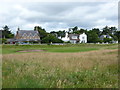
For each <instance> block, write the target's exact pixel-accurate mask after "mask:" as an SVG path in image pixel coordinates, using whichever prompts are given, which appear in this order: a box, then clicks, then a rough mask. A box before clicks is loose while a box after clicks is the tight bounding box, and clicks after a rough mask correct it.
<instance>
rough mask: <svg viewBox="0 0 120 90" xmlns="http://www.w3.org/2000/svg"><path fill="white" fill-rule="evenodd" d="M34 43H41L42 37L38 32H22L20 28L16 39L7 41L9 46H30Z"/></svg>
mask: <svg viewBox="0 0 120 90" xmlns="http://www.w3.org/2000/svg"><path fill="white" fill-rule="evenodd" d="M33 42H36V43H40V35H39V33H38V31H37V30H20V29H19V28H18V30H17V32H16V35H15V37H14V38H12V39H7V43H8V44H15V43H19V44H29V43H33Z"/></svg>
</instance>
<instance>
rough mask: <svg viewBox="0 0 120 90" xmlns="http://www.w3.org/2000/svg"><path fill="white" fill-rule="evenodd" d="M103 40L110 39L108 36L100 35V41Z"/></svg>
mask: <svg viewBox="0 0 120 90" xmlns="http://www.w3.org/2000/svg"><path fill="white" fill-rule="evenodd" d="M104 38H112V37H111V36H110V35H101V36H100V40H104Z"/></svg>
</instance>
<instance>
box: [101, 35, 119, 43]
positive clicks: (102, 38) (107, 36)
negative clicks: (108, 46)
mask: <svg viewBox="0 0 120 90" xmlns="http://www.w3.org/2000/svg"><path fill="white" fill-rule="evenodd" d="M104 38H109V39H112V41H111V43H118V41H115V40H114V39H113V37H111V36H110V35H101V36H100V40H104Z"/></svg>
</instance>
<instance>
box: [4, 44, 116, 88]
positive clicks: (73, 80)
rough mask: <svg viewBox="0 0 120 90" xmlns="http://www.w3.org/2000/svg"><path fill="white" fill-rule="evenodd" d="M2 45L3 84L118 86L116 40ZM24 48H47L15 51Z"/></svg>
mask: <svg viewBox="0 0 120 90" xmlns="http://www.w3.org/2000/svg"><path fill="white" fill-rule="evenodd" d="M90 48H91V49H92V51H91V50H90ZM93 48H94V50H93ZM2 49H3V68H2V69H3V70H2V73H3V78H2V79H3V88H118V64H117V62H118V59H117V56H118V55H117V52H118V45H117V44H107V45H103V44H99V45H97V44H77V45H72V44H69V45H56V46H55V45H18V46H14V45H3V47H2ZM25 49H45V50H47V51H42V52H31V53H28V52H26V53H18V52H16V51H17V50H25ZM62 49H63V51H61V50H62ZM56 52H57V53H56ZM63 52H64V53H63ZM72 52H74V53H72Z"/></svg>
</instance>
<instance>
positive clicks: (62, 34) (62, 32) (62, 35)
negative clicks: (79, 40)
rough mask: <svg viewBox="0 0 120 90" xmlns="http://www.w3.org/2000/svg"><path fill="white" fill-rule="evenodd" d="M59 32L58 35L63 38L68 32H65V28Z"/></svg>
mask: <svg viewBox="0 0 120 90" xmlns="http://www.w3.org/2000/svg"><path fill="white" fill-rule="evenodd" d="M56 33H57V36H58V37H61V38H63V37H65V34H66V32H65V30H63V31H60V30H59V31H58V32H56Z"/></svg>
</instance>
